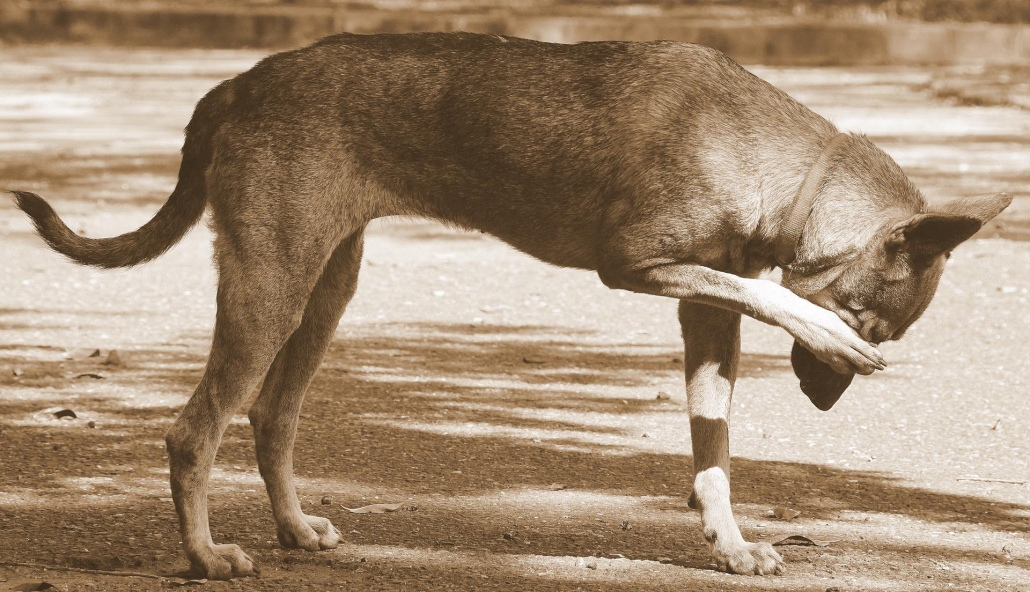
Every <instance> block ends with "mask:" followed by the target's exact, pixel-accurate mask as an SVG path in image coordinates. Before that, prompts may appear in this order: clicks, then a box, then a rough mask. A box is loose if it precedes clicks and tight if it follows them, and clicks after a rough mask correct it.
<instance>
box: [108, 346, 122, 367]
mask: <svg viewBox="0 0 1030 592" xmlns="http://www.w3.org/2000/svg"><path fill="white" fill-rule="evenodd" d="M104 365H105V366H121V365H122V357H121V356H120V355H118V350H116V349H112V350H111V353H109V354H107V359H106V360H104Z"/></svg>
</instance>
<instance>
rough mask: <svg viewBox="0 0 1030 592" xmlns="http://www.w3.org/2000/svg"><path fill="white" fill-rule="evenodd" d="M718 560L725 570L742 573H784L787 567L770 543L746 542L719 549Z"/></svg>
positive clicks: (717, 552)
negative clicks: (730, 547) (737, 545)
mask: <svg viewBox="0 0 1030 592" xmlns="http://www.w3.org/2000/svg"><path fill="white" fill-rule="evenodd" d="M716 561H718V563H719V568H720V569H722V570H723V571H726V572H729V573H734V574H742V575H759V576H765V575H782V574H783V570H784V567H785V565H784V563H783V558H782V557H780V554H779V553H777V552H776V549H773V547H772V545H770V544H769V543H744V544H743V545H741V546H739V547H733V548H732V549H726V550H723V551H718V550H717V551H716Z"/></svg>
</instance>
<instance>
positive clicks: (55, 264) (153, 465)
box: [0, 48, 1030, 592]
mask: <svg viewBox="0 0 1030 592" xmlns="http://www.w3.org/2000/svg"><path fill="white" fill-rule="evenodd" d="M259 57H260V56H259V54H256V53H246V52H196V51H130V50H109V49H87V48H5V49H4V50H3V53H2V54H0V188H20V189H28V190H34V191H38V192H40V193H42V194H43V195H44V196H45V197H47V198H48V199H50V200H51V201H52V203H54V204H55V206H56V207H57V209H58V211H59V212H60V213H61V214H62V215H64V216H65V219H66V220H68V221H69V223H70V224H71V225H72V227H73V228H74V229H76V230H79V231H82V232H85V233H86V234H88V235H90V236H108V235H113V234H118V233H121V232H125V231H127V230H129V229H133V228H136V227H137V226H138V225H140V224H141V223H143V222H144V221H145V220H147V219H148V218H149V217H150V216H152V215H153V213H154V212H155V211H156V209H157V207H158V205H159V204H160V203H161V202H162V201H163V200H164V199H165V197H166V196H167V195H168V192H169V191H170V189H171V187H172V185H173V182H174V174H175V171H176V169H177V167H178V158H177V151H178V149H179V145H180V141H181V135H180V134H181V129H182V127H183V126H184V125H185V123H186V121H187V119H188V117H189V114H190V111H191V109H192V105H193V103H194V102H195V101H196V100H197V99H198V98H199V97H200V96H201V95H202V94H203V92H204V91H206V90H207V89H208V88H209V87H211V86H212V85H213V84H214V83H215V82H217V81H218V80H220V79H222V78H224V77H227V76H230V75H232V74H233V73H236V72H238V71H240V70H242V69H244V68H246V67H248V66H249V65H250V64H252V63H253V62H254V61H255V60H256V59H258V58H259ZM754 70H755V71H756V72H757V73H759V74H760V75H762V76H764V77H766V78H768V79H769V80H771V81H772V82H774V83H776V84H778V85H780V86H782V87H784V88H785V89H787V90H788V91H789V92H791V93H792V94H794V95H795V96H797V97H798V98H800V99H801V100H802V101H804V102H806V103H807V104H809V105H810V106H812V107H813V108H815V109H816V110H817V111H819V112H821V113H823V114H825V115H827V116H829V117H831V118H832V119H833V120H834V121H835V122H836V123H838V124H839V125H840V126H841V127H842V128H844V129H848V130H856V131H863V132H865V133H867V134H869V135H870V136H871V137H872V138H873V139H874V140H875V141H877V142H878V143H879V144H880V145H881V146H883V147H884V148H885V149H886V150H888V152H890V153H891V154H892V155H894V156H895V158H896V159H897V160H898V161H899V163H900V164H901V165H902V166H903V167H904V168H905V169H906V170H907V171H908V172H909V173H910V174H911V176H912V178H913V179H914V180H915V181H916V183H917V184H919V185H920V186H921V187H923V188H924V190H925V191H926V192H927V194H928V196H930V197H931V199H934V200H942V199H947V198H950V197H955V196H958V195H970V194H976V193H984V192H988V191H999V190H1007V191H1010V192H1012V193H1013V194H1014V195H1015V196H1016V200H1015V203H1014V204H1013V206H1012V207H1011V208H1010V210H1009V211H1008V212H1006V213H1005V214H1004V216H1003V218H1002V219H1001V220H1000V223H999V224H998V225H994V226H992V227H991V228H989V229H988V230H987V231H985V232H984V233H983V234H982V238H977V239H974V240H972V241H970V242H969V243H968V244H966V245H964V246H962V247H960V248H959V249H958V250H956V252H955V254H954V256H953V257H952V258H951V260H950V262H949V263H948V269H947V271H946V272H945V276H944V279H943V280H942V283H941V287H940V290H939V293H938V296H937V298H936V299H935V301H934V303H933V304H932V305H931V307H930V309H929V310H928V311H927V313H926V315H925V316H924V317H923V319H922V320H920V321H919V322H918V323H917V324H916V325H915V326H913V327H912V329H911V330H910V331H909V332H908V335H907V336H906V338H905V339H904V340H903V341H901V342H899V343H893V344H887V345H885V346H884V348H883V349H884V353H885V355H886V356H887V357H888V360H889V362H890V367H889V369H888V370H887V371H886V372H883V373H881V374H879V375H877V376H875V377H868V378H862V377H860V378H859V379H857V380H856V381H855V384H853V385H852V387H851V389H850V390H849V391H848V393H847V394H846V395H845V396H844V398H843V399H842V400H841V401H840V402H839V403H838V404H837V406H836V407H834V409H833V410H831V411H829V412H826V413H823V412H820V411H818V410H816V409H815V408H814V407H813V406H812V405H811V404H810V403H809V401H808V400H807V398H806V397H805V396H804V395H802V394H801V392H800V391H799V389H798V385H797V380H796V379H795V378H794V376H793V373H792V372H791V369H790V364H789V359H788V354H789V351H790V345H791V340H790V338H789V336H788V335H786V334H785V333H784V332H783V331H780V330H777V329H774V328H771V327H768V326H765V325H762V324H760V323H758V322H754V321H750V320H748V319H745V322H744V329H743V332H744V335H743V348H744V354H743V360H742V368H741V377H740V379H739V380H738V384H737V390H736V394H737V396H736V397H735V398H734V402H733V407H734V409H733V416H732V417H733V423H732V427H731V439H732V443H733V450H734V452H735V457H734V460H733V463H734V464H733V471H734V472H733V478H734V490H733V496H734V497H733V501H734V508H735V511H736V513H737V518H738V520H739V522H740V525H741V528H742V530H743V532H744V535H745V537H746V538H748V539H750V540H767V541H768V540H774V539H776V538H779V537H781V536H784V535H792V534H801V535H805V536H808V537H810V538H812V539H817V540H820V541H824V542H828V545H827V546H823V547H815V546H789V547H782V548H781V550H782V552H783V554H784V556H785V558H786V560H787V561H788V571H787V573H786V575H784V576H781V577H764V578H759V577H741V576H730V575H726V574H722V573H719V572H718V571H716V570H715V566H714V563H713V562H712V560H711V559H710V558H709V555H708V550H707V547H706V546H705V544H704V542H703V539H702V537H701V535H700V529H699V518H698V516H697V514H696V513H695V512H693V511H691V510H689V509H688V508H687V497H688V495H689V493H690V484H691V476H692V471H691V458H690V454H689V452H690V434H689V429H688V424H687V416H686V412H685V408H684V394H683V386H682V382H683V378H682V359H681V352H680V348H681V345H680V342H679V335H678V326H677V322H676V315H675V306H676V305H675V303H674V302H671V301H666V300H663V299H659V298H654V297H648V296H640V295H634V294H630V293H626V292H615V291H610V290H607V289H606V288H604V287H603V286H602V285H601V283H600V281H599V280H598V279H597V278H596V276H595V275H592V274H589V273H585V272H580V271H570V270H561V269H557V268H553V267H549V266H547V265H545V264H542V263H539V262H537V261H534V260H532V259H530V258H529V257H527V256H524V255H522V254H519V253H517V252H515V251H513V250H512V249H510V248H509V247H507V246H505V245H504V244H502V243H500V242H498V241H496V240H493V239H492V238H490V237H486V236H482V235H478V234H466V233H460V232H456V231H452V230H447V229H444V228H442V227H440V226H437V225H434V224H429V223H421V222H410V221H387V222H384V223H381V224H377V225H376V226H375V228H374V229H373V230H372V231H371V232H370V234H369V236H368V241H367V247H366V261H365V265H364V268H363V270H362V276H361V285H360V287H359V289H358V293H357V296H356V297H355V299H354V301H353V302H352V303H351V305H350V307H349V310H348V312H347V314H346V315H345V316H344V318H343V321H342V323H341V325H340V328H339V330H338V331H337V335H336V340H335V342H334V344H333V346H332V349H331V350H330V352H329V354H328V356H327V357H326V360H325V363H324V365H323V368H322V370H321V372H320V373H319V375H318V376H317V378H316V379H315V382H314V384H313V386H312V387H311V390H310V391H309V393H308V398H307V401H306V405H305V408H304V411H303V416H302V421H301V429H300V433H299V436H298V443H297V450H296V471H297V474H298V476H299V483H298V485H299V489H300V497H301V501H302V504H303V505H304V507H305V511H306V512H308V513H313V514H317V515H322V516H327V517H329V518H331V519H332V520H333V522H334V523H335V525H336V526H337V527H338V528H339V529H340V530H341V531H342V532H343V533H344V537H345V542H344V544H343V545H341V547H340V548H339V549H336V550H334V551H326V552H320V553H306V552H302V551H285V550H282V549H280V548H279V546H278V543H277V542H276V539H275V527H274V524H273V522H272V519H271V513H270V511H269V506H268V502H267V499H266V495H265V493H264V488H263V485H262V483H261V481H260V478H259V477H258V474H257V469H256V464H255V459H254V453H253V440H252V437H251V433H250V427H249V425H248V422H247V420H246V407H243V408H241V409H240V411H239V415H238V416H237V418H236V419H235V421H234V422H233V424H232V425H231V426H230V427H229V429H228V431H227V433H226V435H225V438H224V440H223V443H222V447H221V449H220V451H219V456H218V461H217V465H216V468H215V470H214V473H213V475H212V487H211V495H210V504H211V521H212V530H213V532H214V536H215V540H216V542H234V543H238V544H240V545H241V546H243V547H244V549H245V550H246V551H247V552H248V553H250V554H251V556H252V557H254V558H255V559H256V560H257V562H258V563H259V564H260V567H261V569H262V576H261V578H252V579H246V580H238V581H233V582H231V583H215V582H209V583H207V584H205V585H204V588H206V589H212V590H222V589H246V590H251V589H253V590H279V589H311V590H325V589H362V590H364V589H368V590H415V589H455V590H471V589H476V590H480V589H482V590H491V589H492V590H577V589H581V590H674V589H675V590H713V591H714V590H818V591H820V592H822V591H827V590H841V591H843V590H856V591H857V590H889V591H900V590H992V591H997V590H1018V591H1022V592H1026V591H1028V590H1030V535H1028V531H1030V486H1028V485H1027V484H1026V482H1027V481H1028V480H1030V465H1028V459H1030V445H1028V439H1027V434H1028V433H1030V365H1028V363H1027V360H1028V357H1030V338H1028V335H1030V305H1028V299H1030V293H1028V292H1030V242H1027V241H1026V240H1025V239H1026V238H1028V235H1030V232H1028V229H1030V140H1028V138H1030V112H1027V111H1025V110H1020V109H1018V108H1012V107H1003V106H993V107H985V106H966V105H961V104H958V103H960V102H956V103H952V102H948V101H945V100H942V99H940V98H939V96H937V95H936V94H935V93H934V92H933V90H932V84H931V83H932V81H933V80H934V77H935V76H937V75H939V74H940V73H939V72H931V71H923V70H915V69H873V70H839V69H823V70H811V69H772V68H755V69H754ZM962 74H963V76H967V75H968V74H969V73H968V72H965V73H962ZM967 77H968V76H967ZM958 78H962V77H961V76H960V77H958ZM971 79H972V80H974V81H975V76H974V77H972V78H971ZM970 84H975V82H971V83H970ZM1001 237H1008V238H1001ZM210 239H211V237H210V234H209V233H208V231H207V230H206V229H205V228H200V229H197V230H195V231H194V232H193V233H191V234H190V235H189V236H188V237H187V238H186V240H184V241H183V242H182V243H181V244H180V245H179V246H177V247H176V248H175V249H173V250H172V251H171V252H170V253H169V254H167V255H166V256H165V257H163V258H162V259H160V260H158V261H157V262H155V263H152V264H149V265H147V266H144V267H140V268H138V269H133V270H119V271H109V272H102V271H97V270H91V269H86V268H82V267H77V266H74V265H72V264H70V263H68V262H66V261H64V260H62V259H61V258H60V257H58V256H56V255H54V254H53V253H51V252H50V251H48V250H47V249H46V248H45V247H44V246H43V244H42V242H41V241H40V240H39V239H38V238H36V237H35V236H34V235H33V234H32V233H31V231H30V227H29V224H28V223H27V222H26V220H25V219H24V216H22V215H21V214H20V213H19V212H17V211H15V210H14V208H13V206H12V204H11V203H10V201H9V200H0V254H2V256H0V270H2V276H0V277H2V278H3V279H2V280H0V562H5V565H0V589H10V588H13V587H15V586H17V585H19V584H22V583H26V582H41V581H46V582H49V583H52V584H54V585H55V586H57V589H60V590H151V589H155V590H156V589H162V588H164V587H167V586H170V585H176V584H178V583H181V582H182V580H181V579H175V578H176V577H177V576H181V575H182V573H181V572H183V570H185V569H186V567H187V564H186V561H185V559H184V558H183V556H182V554H181V548H180V544H179V540H178V533H177V523H176V520H175V515H174V511H173V508H172V503H171V499H170V497H169V496H170V493H169V490H168V482H167V472H168V469H167V459H166V454H165V451H164V441H163V437H164V433H165V431H166V430H167V429H168V427H169V426H170V425H171V423H172V421H174V419H175V415H176V413H177V412H178V410H179V409H180V408H181V407H182V405H183V404H184V403H185V401H186V399H187V397H188V396H189V394H190V393H191V392H192V389H193V387H194V386H195V384H196V382H197V381H198V380H199V378H200V374H201V370H202V366H203V363H204V360H205V355H206V353H207V351H208V346H209V338H210V333H211V328H212V321H213V317H214V301H215V298H214V286H215V273H214V270H213V269H212V267H211V265H210V263H209V261H210V259H209V257H210V251H211V248H210ZM1012 239H1024V240H1012ZM96 349H99V350H100V355H99V356H97V357H90V354H91V353H92V352H93V351H94V350H96ZM111 350H116V351H117V352H118V354H119V356H120V358H121V363H119V364H111V365H107V364H104V363H103V362H104V361H105V360H106V359H107V356H108V353H109V352H110V351H111ZM659 393H665V394H667V395H669V398H666V397H665V396H664V395H663V396H661V397H660V396H659ZM65 408H68V409H71V410H73V411H74V412H75V413H76V414H77V418H75V419H57V418H56V417H55V416H54V412H55V411H57V410H61V409H65ZM970 479H986V481H984V480H970ZM992 480H994V481H992ZM998 480H1001V481H1008V482H1000V481H998ZM1019 482H1023V484H1020V483H1019ZM323 501H325V502H329V503H328V504H325V505H324V504H323ZM372 503H401V504H403V508H402V509H401V510H399V511H397V512H393V513H386V514H374V515H373V514H352V513H349V512H347V510H346V509H345V508H354V507H358V506H364V505H366V504H372ZM777 506H785V507H789V508H792V509H795V510H798V511H800V512H801V514H800V516H798V517H797V518H795V519H794V520H792V521H781V520H777V519H775V518H773V517H771V516H770V510H771V509H772V508H774V507H777ZM12 562H21V563H32V564H39V565H48V566H55V567H57V566H62V567H75V568H80V569H92V570H111V571H118V572H138V573H143V574H150V575H152V576H164V578H163V579H155V578H142V577H131V576H125V575H98V574H89V573H82V572H69V571H59V570H44V569H41V568H29V567H12V566H10V565H9V564H10V563H12Z"/></svg>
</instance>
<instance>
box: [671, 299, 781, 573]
mask: <svg viewBox="0 0 1030 592" xmlns="http://www.w3.org/2000/svg"><path fill="white" fill-rule="evenodd" d="M679 317H680V326H681V327H682V328H683V343H684V352H685V355H684V358H683V359H684V365H685V369H686V379H687V405H688V407H689V410H690V438H691V443H692V445H693V449H694V492H693V494H691V497H690V502H691V504H690V505H691V507H693V508H695V509H699V510H700V511H701V526H702V529H703V531H704V535H705V539H706V540H707V541H708V543H709V544H710V545H711V547H712V554H713V555H714V556H715V560H716V561H717V562H718V563H719V567H720V568H721V569H724V570H726V571H728V572H731V573H738V574H759V575H763V574H773V573H775V574H779V573H782V572H783V559H782V558H781V557H780V555H779V554H778V553H777V552H776V551H775V550H774V549H773V548H772V546H771V545H770V544H769V543H748V542H746V541H745V540H744V538H743V537H742V536H741V534H740V529H739V528H738V527H737V523H736V521H735V520H734V519H733V510H732V509H731V507H730V442H729V412H730V399H731V398H732V396H733V383H734V381H735V380H736V377H737V362H738V360H739V359H740V315H739V314H737V313H735V312H732V311H728V310H723V309H718V308H713V307H711V306H706V305H703V304H696V303H692V302H689V301H686V300H682V301H680V307H679Z"/></svg>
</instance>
